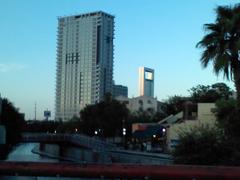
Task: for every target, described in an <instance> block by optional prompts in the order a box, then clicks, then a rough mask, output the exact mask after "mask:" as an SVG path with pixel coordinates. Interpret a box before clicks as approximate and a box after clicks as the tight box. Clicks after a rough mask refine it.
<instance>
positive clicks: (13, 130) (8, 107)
mask: <svg viewBox="0 0 240 180" xmlns="http://www.w3.org/2000/svg"><path fill="white" fill-rule="evenodd" d="M0 116H1V117H0V119H1V124H3V125H5V127H6V142H7V143H8V144H15V143H16V142H17V141H18V140H19V138H20V137H21V130H22V127H23V124H24V115H23V114H21V113H19V111H18V109H17V108H16V107H14V105H13V104H12V103H11V102H10V101H9V100H8V99H6V98H4V99H2V113H1V115H0Z"/></svg>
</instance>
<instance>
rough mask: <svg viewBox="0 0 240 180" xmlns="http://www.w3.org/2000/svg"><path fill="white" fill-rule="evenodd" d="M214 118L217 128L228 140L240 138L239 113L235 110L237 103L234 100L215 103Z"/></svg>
mask: <svg viewBox="0 0 240 180" xmlns="http://www.w3.org/2000/svg"><path fill="white" fill-rule="evenodd" d="M216 106H217V109H216V116H217V121H218V125H219V127H221V128H222V129H223V130H224V133H225V135H226V136H228V137H229V138H231V137H239V138H240V131H239V129H240V112H239V109H238V108H237V101H236V100H234V99H229V100H219V101H217V102H216Z"/></svg>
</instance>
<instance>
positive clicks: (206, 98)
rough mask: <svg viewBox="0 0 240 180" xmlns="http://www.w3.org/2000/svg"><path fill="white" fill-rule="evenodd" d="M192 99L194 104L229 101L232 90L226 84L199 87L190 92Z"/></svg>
mask: <svg viewBox="0 0 240 180" xmlns="http://www.w3.org/2000/svg"><path fill="white" fill-rule="evenodd" d="M189 92H190V95H191V97H190V99H191V101H193V102H202V103H210V102H216V101H217V100H219V99H229V98H230V96H231V95H232V91H231V89H230V88H229V87H228V86H227V85H226V84H225V83H215V84H213V85H211V86H209V85H207V86H204V85H197V86H195V87H192V88H191V89H190V90H189Z"/></svg>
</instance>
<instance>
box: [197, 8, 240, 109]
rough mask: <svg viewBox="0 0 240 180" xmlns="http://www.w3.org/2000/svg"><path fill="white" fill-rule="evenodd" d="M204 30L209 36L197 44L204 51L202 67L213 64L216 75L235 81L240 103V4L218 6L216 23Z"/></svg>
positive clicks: (208, 25) (205, 26) (206, 25)
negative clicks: (221, 74)
mask: <svg viewBox="0 0 240 180" xmlns="http://www.w3.org/2000/svg"><path fill="white" fill-rule="evenodd" d="M204 28H205V31H206V32H207V34H206V35H205V36H204V37H203V38H202V40H201V41H200V42H199V43H198V44H197V47H199V48H202V49H203V52H202V55H201V59H200V61H201V63H202V66H203V67H204V68H206V67H207V66H208V65H209V64H210V62H211V63H212V64H213V70H214V72H215V74H216V75H219V74H220V73H223V77H225V78H227V79H228V80H230V79H231V80H233V82H234V83H235V87H236V91H237V99H238V103H240V57H239V49H240V4H236V5H234V6H218V7H217V8H216V20H215V22H214V23H211V24H205V25H204ZM239 105H240V104H239Z"/></svg>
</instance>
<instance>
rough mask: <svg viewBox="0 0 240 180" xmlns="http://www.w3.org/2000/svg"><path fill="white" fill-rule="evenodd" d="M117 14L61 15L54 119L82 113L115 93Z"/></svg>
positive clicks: (63, 118)
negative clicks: (87, 106)
mask: <svg viewBox="0 0 240 180" xmlns="http://www.w3.org/2000/svg"><path fill="white" fill-rule="evenodd" d="M113 38H114V16H112V15H109V14H107V13H104V12H101V11H100V12H93V13H87V14H81V15H77V16H68V17H60V18H58V39H57V75H56V102H55V103H56V109H55V110H56V114H55V119H57V120H59V119H62V120H69V119H71V118H72V117H73V116H79V112H80V110H81V109H83V108H84V107H85V106H86V105H88V104H94V103H97V102H99V101H101V100H102V99H103V97H104V95H105V94H106V93H108V92H110V93H112V82H113Z"/></svg>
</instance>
